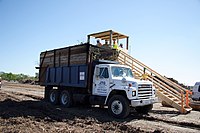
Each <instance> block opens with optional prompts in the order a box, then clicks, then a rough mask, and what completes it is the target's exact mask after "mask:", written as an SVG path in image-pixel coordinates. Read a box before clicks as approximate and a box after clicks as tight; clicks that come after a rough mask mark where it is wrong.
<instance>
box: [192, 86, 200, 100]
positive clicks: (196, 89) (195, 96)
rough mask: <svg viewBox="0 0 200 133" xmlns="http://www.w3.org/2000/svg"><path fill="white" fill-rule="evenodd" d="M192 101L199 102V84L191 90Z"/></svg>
mask: <svg viewBox="0 0 200 133" xmlns="http://www.w3.org/2000/svg"><path fill="white" fill-rule="evenodd" d="M192 99H193V100H199V101H200V82H196V83H195V85H194V87H193V89H192Z"/></svg>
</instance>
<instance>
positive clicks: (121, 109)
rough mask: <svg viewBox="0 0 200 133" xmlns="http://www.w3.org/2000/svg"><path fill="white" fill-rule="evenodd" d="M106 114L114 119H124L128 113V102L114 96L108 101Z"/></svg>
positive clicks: (121, 97)
mask: <svg viewBox="0 0 200 133" xmlns="http://www.w3.org/2000/svg"><path fill="white" fill-rule="evenodd" d="M108 112H109V114H111V115H112V116H114V117H116V118H125V117H127V116H128V115H129V113H130V106H129V102H128V100H127V99H126V98H125V97H124V96H121V95H115V96H112V97H111V98H110V100H109V101H108Z"/></svg>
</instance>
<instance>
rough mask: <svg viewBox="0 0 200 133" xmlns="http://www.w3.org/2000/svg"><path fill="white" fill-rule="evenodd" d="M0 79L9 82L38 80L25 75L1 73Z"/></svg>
mask: <svg viewBox="0 0 200 133" xmlns="http://www.w3.org/2000/svg"><path fill="white" fill-rule="evenodd" d="M0 77H1V79H2V80H7V81H25V80H36V77H33V76H28V75H25V74H13V73H1V74H0Z"/></svg>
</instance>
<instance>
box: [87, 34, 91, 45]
mask: <svg viewBox="0 0 200 133" xmlns="http://www.w3.org/2000/svg"><path fill="white" fill-rule="evenodd" d="M87 42H88V43H89V44H90V35H88V40H87Z"/></svg>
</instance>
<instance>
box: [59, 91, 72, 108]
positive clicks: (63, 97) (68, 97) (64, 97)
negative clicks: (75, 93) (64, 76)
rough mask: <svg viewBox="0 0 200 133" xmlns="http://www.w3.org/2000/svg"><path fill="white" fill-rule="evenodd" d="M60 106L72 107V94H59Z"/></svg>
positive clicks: (65, 92) (63, 92)
mask: <svg viewBox="0 0 200 133" xmlns="http://www.w3.org/2000/svg"><path fill="white" fill-rule="evenodd" d="M60 104H61V105H62V106H64V107H67V108H69V107H71V106H72V105H73V99H72V94H71V92H70V91H67V90H64V91H62V92H61V94H60Z"/></svg>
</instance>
